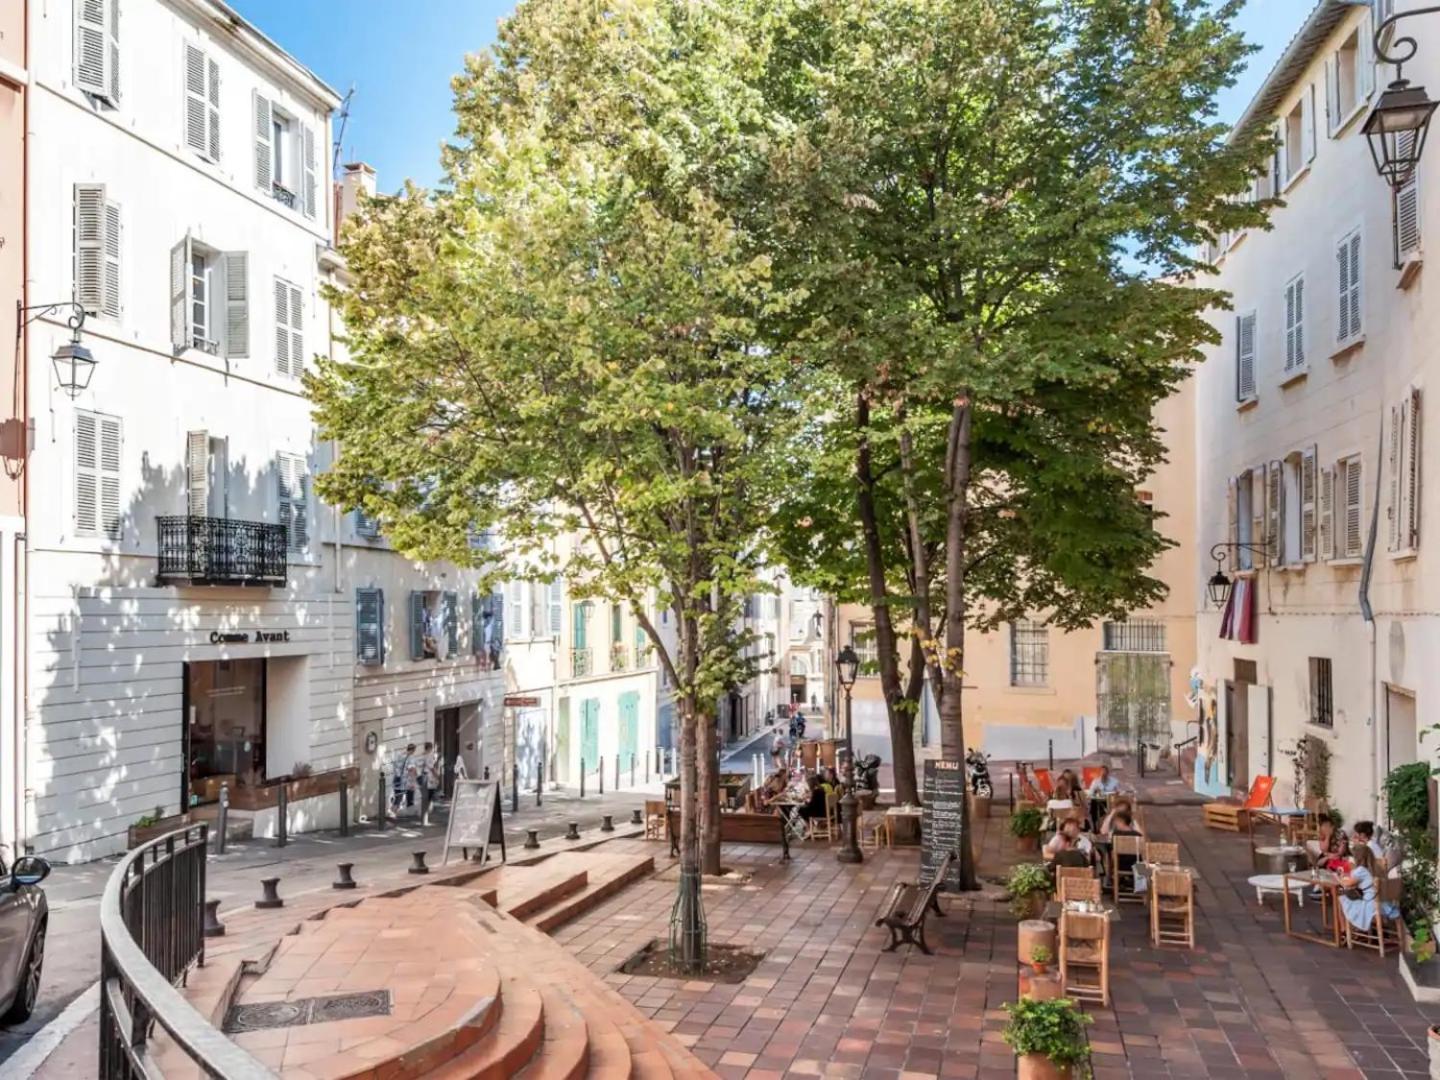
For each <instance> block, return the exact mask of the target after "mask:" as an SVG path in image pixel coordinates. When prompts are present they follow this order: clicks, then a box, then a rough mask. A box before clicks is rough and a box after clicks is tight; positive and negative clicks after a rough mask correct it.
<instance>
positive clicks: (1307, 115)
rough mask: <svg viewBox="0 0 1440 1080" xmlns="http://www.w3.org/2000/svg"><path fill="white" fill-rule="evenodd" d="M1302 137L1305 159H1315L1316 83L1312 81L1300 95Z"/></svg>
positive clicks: (1307, 161)
mask: <svg viewBox="0 0 1440 1080" xmlns="http://www.w3.org/2000/svg"><path fill="white" fill-rule="evenodd" d="M1300 139H1301V142H1302V144H1303V145H1302V147H1301V152H1302V156H1303V160H1304V161H1305V162H1306V163H1307V164H1308V163H1309V162H1312V161H1314V160H1315V84H1314V83H1313V82H1312V83H1311V84H1310V85H1309V86H1307V87H1306V88H1305V92H1304V93H1303V94H1302V95H1301V96H1300Z"/></svg>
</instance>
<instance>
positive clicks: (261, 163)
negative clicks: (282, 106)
mask: <svg viewBox="0 0 1440 1080" xmlns="http://www.w3.org/2000/svg"><path fill="white" fill-rule="evenodd" d="M254 113H255V186H256V187H258V188H259V189H260V190H261V191H263V192H265V194H267V195H269V194H271V193H272V192H273V191H274V183H273V181H272V178H271V176H270V155H271V147H270V125H271V111H270V99H269V98H267V97H265V96H264V95H263V94H261V93H260V92H259V91H255V92H254Z"/></svg>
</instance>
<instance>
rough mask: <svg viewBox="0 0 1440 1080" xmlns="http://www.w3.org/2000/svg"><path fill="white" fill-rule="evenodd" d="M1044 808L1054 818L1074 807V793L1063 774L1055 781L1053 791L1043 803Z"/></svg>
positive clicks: (1063, 814) (1061, 815) (1062, 815)
mask: <svg viewBox="0 0 1440 1080" xmlns="http://www.w3.org/2000/svg"><path fill="white" fill-rule="evenodd" d="M1045 809H1046V810H1048V811H1049V812H1050V814H1051V816H1053V817H1056V818H1061V817H1064V816H1065V811H1067V810H1074V809H1075V793H1074V791H1073V789H1072V788H1071V787H1070V783H1069V781H1067V780H1066V779H1065V778H1064V777H1063V776H1062V777H1060V779H1058V780H1056V781H1055V793H1054V794H1053V795H1051V796H1050V799H1049V801H1048V802H1046V803H1045Z"/></svg>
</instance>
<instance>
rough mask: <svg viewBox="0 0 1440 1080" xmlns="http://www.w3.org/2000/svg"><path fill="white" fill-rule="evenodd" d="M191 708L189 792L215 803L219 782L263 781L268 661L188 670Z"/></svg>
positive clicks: (256, 783)
mask: <svg viewBox="0 0 1440 1080" xmlns="http://www.w3.org/2000/svg"><path fill="white" fill-rule="evenodd" d="M185 677H186V693H187V701H188V703H189V706H190V739H189V744H190V746H189V752H190V790H191V794H192V796H194V801H197V802H211V801H213V800H214V799H215V798H217V797H218V796H219V789H220V784H221V783H229V784H232V785H243V786H247V787H258V786H259V785H261V784H263V783H264V782H265V661H264V660H217V661H213V662H206V663H198V662H197V663H191V664H187V665H186V676H185Z"/></svg>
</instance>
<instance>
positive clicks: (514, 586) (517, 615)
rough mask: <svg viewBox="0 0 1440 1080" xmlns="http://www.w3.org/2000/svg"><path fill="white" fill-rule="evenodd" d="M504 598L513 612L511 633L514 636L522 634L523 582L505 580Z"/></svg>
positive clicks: (523, 619)
mask: <svg viewBox="0 0 1440 1080" xmlns="http://www.w3.org/2000/svg"><path fill="white" fill-rule="evenodd" d="M505 599H506V601H507V602H508V603H509V605H510V610H511V611H512V612H513V613H514V620H515V626H514V627H513V628H512V633H514V634H515V636H516V637H519V636H521V634H523V632H524V625H525V618H524V613H525V583H524V582H521V581H510V582H507V583H506V585H505Z"/></svg>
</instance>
